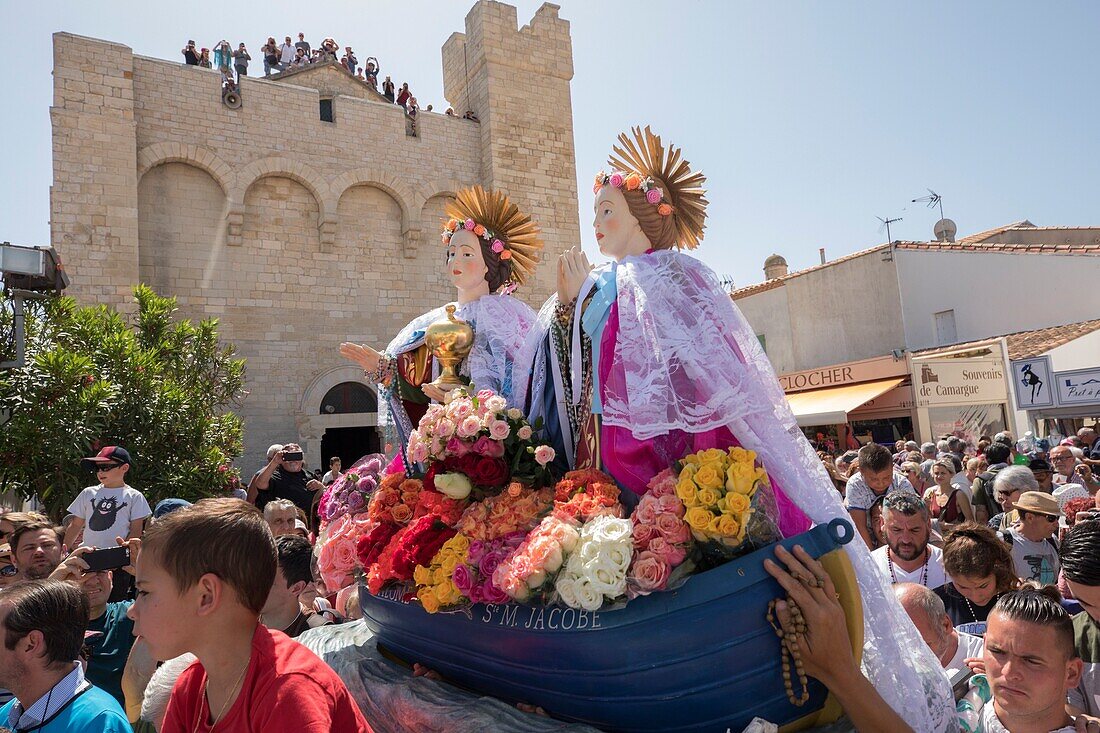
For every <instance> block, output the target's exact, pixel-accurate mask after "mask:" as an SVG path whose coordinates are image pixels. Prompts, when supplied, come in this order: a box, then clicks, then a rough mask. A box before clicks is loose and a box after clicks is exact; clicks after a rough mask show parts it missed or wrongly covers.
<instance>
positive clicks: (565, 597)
mask: <svg viewBox="0 0 1100 733" xmlns="http://www.w3.org/2000/svg"><path fill="white" fill-rule="evenodd" d="M574 586H575V581H574V580H573V579H572V578H570V577H568V576H567V575H566V574H565V573H562V574H561V575H559V576H558V580H557V582H556V583H554V588H556V589H557V591H558V595H559V596H561V600H562V603H564V604H565V605H567V606H569V607H570V608H580V604H579V603H577V594H576V592H575V591H574V590H573V589H574Z"/></svg>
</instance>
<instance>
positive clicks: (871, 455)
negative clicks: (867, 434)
mask: <svg viewBox="0 0 1100 733" xmlns="http://www.w3.org/2000/svg"><path fill="white" fill-rule="evenodd" d="M893 465H894V456H893V454H891V453H890V451H888V450H886V449H885V448H883V447H882V446H881V445H879V444H878V443H868V444H867V445H865V446H863V447H862V448H860V449H859V470H860V471H865V470H866V471H871V472H872V473H878V472H879V471H885V470H886V469H887V468H890V467H891V466H893Z"/></svg>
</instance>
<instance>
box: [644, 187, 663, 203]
mask: <svg viewBox="0 0 1100 733" xmlns="http://www.w3.org/2000/svg"><path fill="white" fill-rule="evenodd" d="M645 200H646V201H648V202H649V203H651V204H654V205H656V204H659V203H661V191H660V189H657V188H651V189H649V190H648V191H646V192H645Z"/></svg>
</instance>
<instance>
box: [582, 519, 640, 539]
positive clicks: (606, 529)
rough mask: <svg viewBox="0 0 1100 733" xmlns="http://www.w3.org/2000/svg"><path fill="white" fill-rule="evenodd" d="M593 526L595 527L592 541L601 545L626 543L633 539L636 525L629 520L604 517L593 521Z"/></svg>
mask: <svg viewBox="0 0 1100 733" xmlns="http://www.w3.org/2000/svg"><path fill="white" fill-rule="evenodd" d="M591 524H592V525H593V527H592V539H594V540H596V541H597V542H599V543H601V544H604V543H612V542H625V541H626V540H628V539H630V538H631V536H632V533H633V531H634V525H633V524H632V523H631V521H630V520H629V519H617V518H615V517H609V516H602V517H596V518H595V519H593V520H592V522H591Z"/></svg>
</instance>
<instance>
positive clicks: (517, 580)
mask: <svg viewBox="0 0 1100 733" xmlns="http://www.w3.org/2000/svg"><path fill="white" fill-rule="evenodd" d="M579 540H580V533H579V532H578V531H577V527H576V525H575V524H574V523H573V522H572V521H570V520H567V519H562V518H561V517H558V516H557V515H555V514H551V515H550V516H548V517H544V518H543V520H542V521H541V522H539V524H538V526H537V527H535V529H533V530H531V532H530V534H528V535H527V536H526V538H524V539H523V542H522V544H520V545H519V546H518V547H516V549H515V550H514V551H513V552H512V553H511V554H510V555H509V556H508V557H507V558H506V559H505V560H504V561H503V562H501V563H500V564H499V565H497V566H496V568H495V570H494V571H493V573H492V584H493V585H494V586H495V587H496V588H498V589H499V590H500V591H503V592H504V594H505V597H506V598H514V599H515V600H517V601H521V602H523V601H527V600H530V599H531V597H532V595H533V594H536V593H537V592H538V591H539V590H540V589H541V588H543V587H544V586H547V585H550V584H551V583H552V582H553V579H554V574H555V573H556V572H558V570H559V569H561V566H562V563H563V562H564V560H565V557H566V555H568V554H569V553H570V552H572V551H573V550H574V549H575V548H576V546H577V542H578V541H579Z"/></svg>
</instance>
